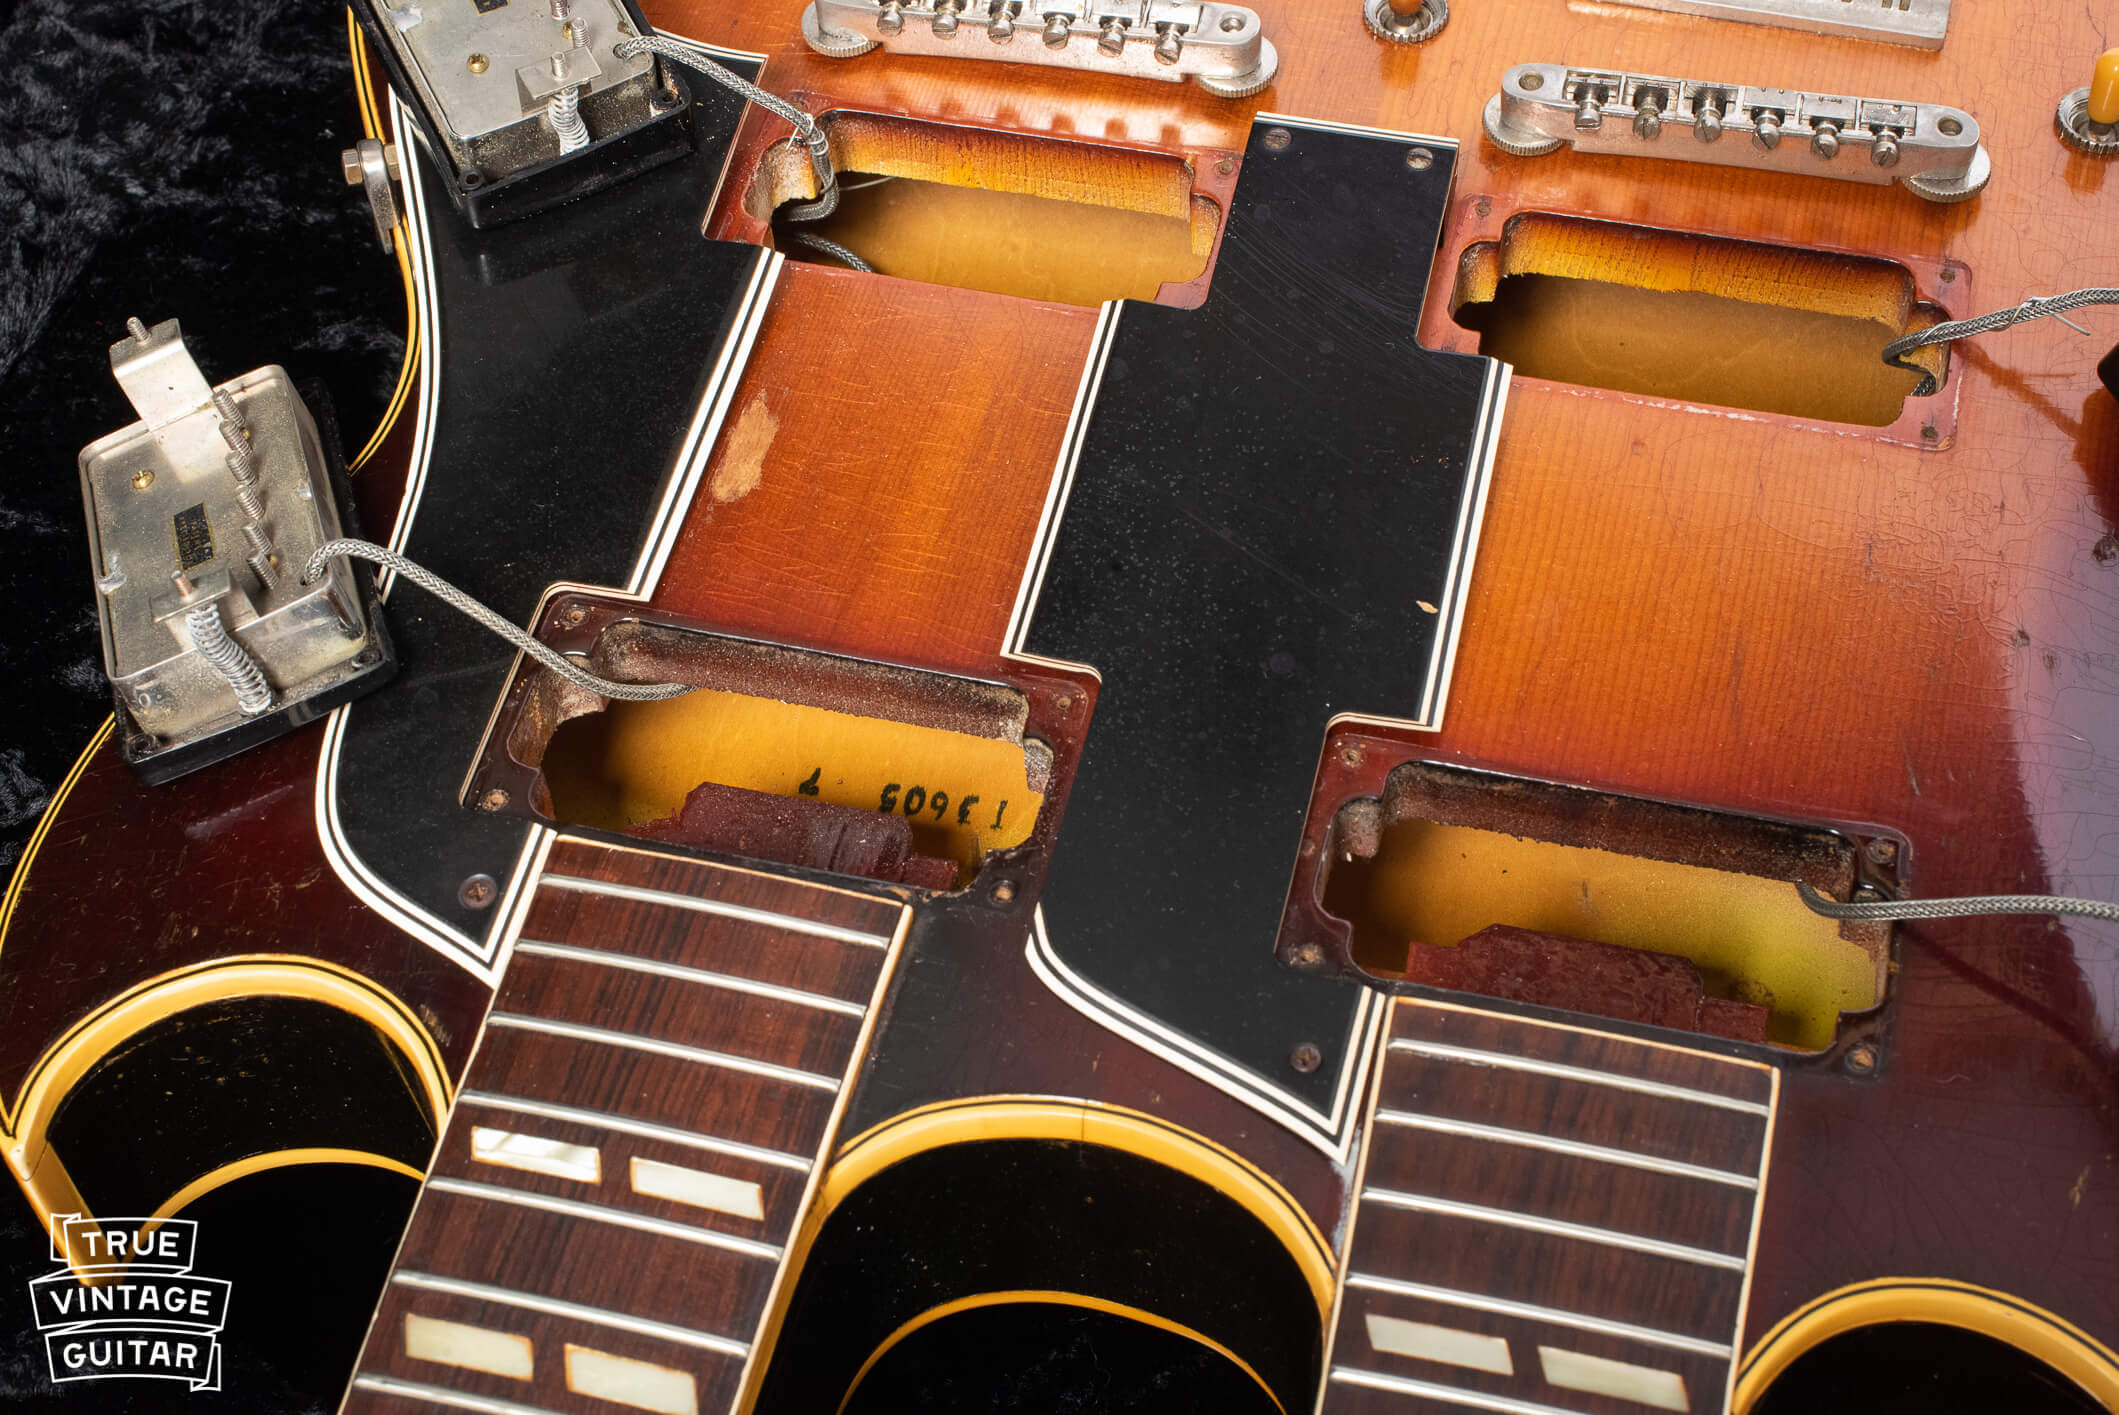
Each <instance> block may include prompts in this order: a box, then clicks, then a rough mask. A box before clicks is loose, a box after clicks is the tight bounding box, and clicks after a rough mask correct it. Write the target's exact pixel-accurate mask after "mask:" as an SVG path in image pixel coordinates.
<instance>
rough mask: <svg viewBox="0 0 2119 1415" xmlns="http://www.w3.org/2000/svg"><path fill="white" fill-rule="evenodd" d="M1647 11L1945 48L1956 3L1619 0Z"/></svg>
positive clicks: (1946, 0) (1926, 0) (1906, 0)
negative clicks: (1944, 40) (1662, 11)
mask: <svg viewBox="0 0 2119 1415" xmlns="http://www.w3.org/2000/svg"><path fill="white" fill-rule="evenodd" d="M1613 3H1615V4H1619V5H1632V6H1635V7H1636V8H1639V9H1643V10H1674V11H1676V12H1677V13H1679V14H1681V15H1705V16H1708V17H1709V18H1711V19H1717V20H1742V21H1744V22H1746V23H1747V24H1754V25H1774V26H1777V27H1779V28H1781V29H1800V30H1808V31H1810V32H1811V33H1812V34H1836V35H1844V36H1846V37H1847V38H1849V39H1880V40H1883V41H1885V42H1886V43H1890V44H1911V45H1914V46H1916V47H1917V48H1921V49H1940V48H1942V37H1943V34H1944V32H1945V31H1947V30H1948V29H1949V27H1950V0H1613Z"/></svg>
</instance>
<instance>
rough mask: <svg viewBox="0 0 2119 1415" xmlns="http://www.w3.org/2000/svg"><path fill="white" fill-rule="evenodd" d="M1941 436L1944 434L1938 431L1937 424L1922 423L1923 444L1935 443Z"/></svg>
mask: <svg viewBox="0 0 2119 1415" xmlns="http://www.w3.org/2000/svg"><path fill="white" fill-rule="evenodd" d="M1941 436H1942V433H1941V432H1939V431H1937V430H1936V427H1935V424H1933V423H1922V424H1921V425H1920V440H1921V441H1922V442H1933V441H1935V440H1936V439H1938V438H1940V437H1941Z"/></svg>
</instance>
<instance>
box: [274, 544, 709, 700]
mask: <svg viewBox="0 0 2119 1415" xmlns="http://www.w3.org/2000/svg"><path fill="white" fill-rule="evenodd" d="M341 555H345V556H351V557H352V558H353V559H355V560H366V561H368V562H370V563H371V564H375V565H381V566H384V567H385V568H387V569H390V570H394V571H395V572H397V573H398V574H400V575H402V576H404V577H405V578H406V579H408V580H410V581H411V582H412V583H413V584H415V585H418V586H419V587H420V588H421V589H423V590H425V591H426V592H427V593H428V594H431V595H433V596H434V597H435V598H436V599H438V600H440V601H441V602H442V603H443V604H446V605H448V606H449V607H450V608H451V609H454V610H456V611H457V612H458V613H460V614H464V615H467V616H468V617H470V618H471V619H474V620H476V621H477V622H478V623H479V624H481V625H483V626H484V627H485V628H487V629H489V630H491V631H492V632H493V633H495V634H498V635H499V636H500V637H501V638H503V639H506V640H507V641H508V642H509V643H511V644H513V645H515V647H516V648H519V649H521V650H522V651H523V652H524V653H526V654H528V655H529V656H530V657H531V658H534V659H536V660H537V661H538V662H539V663H541V664H543V665H544V666H545V667H546V668H549V669H550V670H551V671H552V672H554V673H556V674H558V675H559V676H560V677H562V678H564V679H566V680H567V681H568V682H569V683H572V684H575V685H576V686H577V687H582V688H586V689H588V690H589V691H590V692H592V693H595V694H597V695H598V696H600V697H605V698H616V699H618V700H620V701H621V702H629V703H653V702H661V701H663V700H664V699H666V698H681V697H683V696H684V695H685V694H686V693H689V692H692V691H693V685H691V684H689V683H621V682H619V681H618V680H617V679H615V678H603V677H599V676H597V675H596V674H594V673H591V672H589V671H588V670H587V669H586V668H583V667H581V666H580V665H578V664H575V663H571V662H569V661H568V660H567V658H566V656H565V655H563V654H561V653H559V652H558V651H556V650H554V649H552V648H550V647H549V646H547V645H545V644H541V643H539V642H538V641H537V640H536V639H534V638H532V637H531V636H530V635H528V634H526V633H524V632H523V631H522V630H521V629H520V628H518V627H517V626H515V625H514V624H511V623H509V622H508V621H507V620H505V619H503V618H501V617H500V616H499V615H498V614H495V613H494V612H493V611H492V610H490V609H488V608H486V607H485V606H484V605H483V604H480V603H479V602H478V601H477V600H475V599H473V598H471V596H469V595H467V594H465V593H464V592H463V591H462V590H460V589H458V588H456V586H454V585H452V584H450V583H449V582H448V581H447V580H444V579H443V578H442V577H441V576H439V575H437V574H435V573H434V572H433V571H431V570H428V569H426V568H425V567H424V566H421V565H418V564H415V563H414V562H412V561H410V560H407V559H406V558H405V557H404V556H402V555H399V554H398V553H397V552H396V551H394V550H387V549H385V548H384V547H382V546H379V545H377V544H375V543H374V542H373V541H366V540H353V539H350V538H341V539H338V540H328V541H325V542H324V543H323V544H322V545H320V546H318V547H317V548H316V554H314V555H312V556H310V557H309V563H308V564H307V565H304V566H303V567H302V583H303V584H305V585H313V584H315V583H316V582H317V581H318V580H319V579H322V578H323V574H324V568H325V566H326V565H327V564H328V563H329V562H330V561H331V560H333V559H335V558H336V557H338V556H341Z"/></svg>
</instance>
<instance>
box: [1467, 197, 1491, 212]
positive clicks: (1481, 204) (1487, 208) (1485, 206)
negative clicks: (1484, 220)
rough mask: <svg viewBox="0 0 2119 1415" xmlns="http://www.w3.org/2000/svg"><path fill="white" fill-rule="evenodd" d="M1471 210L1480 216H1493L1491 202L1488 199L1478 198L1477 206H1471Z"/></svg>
mask: <svg viewBox="0 0 2119 1415" xmlns="http://www.w3.org/2000/svg"><path fill="white" fill-rule="evenodd" d="M1472 210H1474V211H1476V212H1478V213H1479V214H1480V215H1481V216H1492V215H1493V214H1494V203H1493V200H1492V199H1491V198H1489V197H1480V198H1479V201H1478V204H1477V205H1475V206H1473V207H1472Z"/></svg>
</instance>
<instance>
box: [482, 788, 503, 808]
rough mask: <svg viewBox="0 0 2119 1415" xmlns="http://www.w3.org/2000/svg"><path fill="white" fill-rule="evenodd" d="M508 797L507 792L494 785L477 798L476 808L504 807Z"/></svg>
mask: <svg viewBox="0 0 2119 1415" xmlns="http://www.w3.org/2000/svg"><path fill="white" fill-rule="evenodd" d="M508 799H509V798H508V793H507V792H505V791H503V790H501V789H500V788H499V787H498V786H496V787H494V788H493V789H492V790H491V791H488V792H487V793H486V794H485V795H483V796H481V797H479V798H478V808H479V809H480V810H482V811H498V810H502V809H504V808H506V806H507V804H508Z"/></svg>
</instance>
